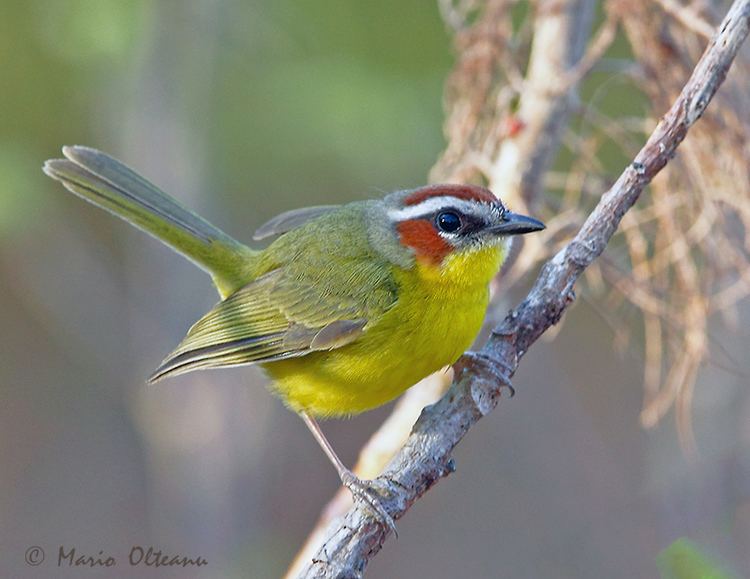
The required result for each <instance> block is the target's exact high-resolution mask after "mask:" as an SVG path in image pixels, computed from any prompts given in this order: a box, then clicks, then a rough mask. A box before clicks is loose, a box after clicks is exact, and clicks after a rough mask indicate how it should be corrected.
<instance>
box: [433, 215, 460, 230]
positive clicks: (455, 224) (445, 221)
mask: <svg viewBox="0 0 750 579" xmlns="http://www.w3.org/2000/svg"><path fill="white" fill-rule="evenodd" d="M436 221H437V226H438V228H439V229H440V231H445V232H446V233H454V232H455V231H458V230H459V229H460V227H461V218H460V217H459V216H458V215H457V214H456V213H454V212H453V211H443V212H441V213H438V216H437V220H436Z"/></svg>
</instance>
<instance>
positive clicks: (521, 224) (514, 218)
mask: <svg viewBox="0 0 750 579" xmlns="http://www.w3.org/2000/svg"><path fill="white" fill-rule="evenodd" d="M544 227H545V225H544V223H542V222H541V221H539V220H538V219H534V218H533V217H527V216H526V215H519V214H518V213H512V212H510V211H506V212H505V213H503V217H502V221H501V222H500V223H499V224H497V225H493V226H492V227H490V228H489V230H488V231H489V233H493V234H495V235H522V234H524V233H531V232H533V231H541V230H542V229H544Z"/></svg>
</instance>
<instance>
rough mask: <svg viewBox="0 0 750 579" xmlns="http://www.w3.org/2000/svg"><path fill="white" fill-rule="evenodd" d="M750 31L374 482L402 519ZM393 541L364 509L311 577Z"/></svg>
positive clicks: (446, 468)
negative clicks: (480, 361)
mask: <svg viewBox="0 0 750 579" xmlns="http://www.w3.org/2000/svg"><path fill="white" fill-rule="evenodd" d="M749 27H750V0H735V2H734V3H733V4H732V7H731V8H730V10H729V13H728V14H727V16H726V17H725V19H724V21H723V22H722V24H721V25H720V27H719V29H718V32H717V34H716V36H715V37H714V40H713V41H712V42H711V44H710V45H709V47H708V48H707V49H706V51H705V52H704V54H703V57H702V58H701V59H700V61H699V62H698V64H697V66H696V67H695V69H694V71H693V74H692V75H691V77H690V79H689V80H688V82H687V84H686V85H685V87H684V88H683V90H682V92H681V94H680V95H679V97H678V98H677V100H676V101H675V102H674V104H673V105H672V107H671V108H670V110H669V111H668V112H667V114H666V115H665V116H664V117H663V118H662V120H661V122H660V123H659V125H658V126H657V127H656V129H655V130H654V132H653V133H652V135H651V137H650V138H649V139H648V141H647V143H646V144H645V145H644V146H643V148H642V149H641V150H640V152H639V153H638V154H637V155H636V157H635V160H634V161H633V162H632V163H631V164H630V165H629V166H628V167H627V168H626V169H625V171H624V172H623V173H622V174H621V175H620V177H619V178H618V180H617V181H616V182H615V184H614V185H613V186H612V187H611V189H610V190H609V191H608V192H607V193H605V195H604V196H603V197H602V199H601V200H600V202H599V204H598V205H597V206H596V208H595V209H594V211H593V212H592V213H591V214H590V215H589V217H588V219H587V220H586V222H585V223H584V225H583V227H582V228H581V230H580V231H579V232H578V234H577V235H576V236H575V238H574V239H573V240H572V241H571V242H570V243H569V244H568V245H567V246H566V247H565V248H564V249H563V250H562V251H560V252H559V253H558V254H557V255H555V256H554V257H553V258H552V259H551V260H550V261H549V262H547V263H546V264H545V265H544V267H543V268H542V271H541V273H540V275H539V277H538V279H537V281H536V283H535V284H534V287H533V288H532V290H531V292H530V293H529V295H528V296H527V298H526V299H525V300H524V301H523V302H522V303H521V304H520V305H519V306H518V308H516V310H515V311H511V312H510V313H509V314H508V316H507V317H506V318H505V321H504V322H503V323H502V324H500V326H499V327H498V328H496V329H495V331H494V332H493V334H492V336H491V338H490V340H489V341H488V342H487V344H486V345H485V347H484V348H483V349H482V355H483V356H485V357H486V358H487V359H488V360H491V361H492V363H491V367H490V366H487V367H484V368H483V367H482V366H481V365H471V364H469V365H467V367H466V368H465V369H464V370H463V371H462V372H461V373H460V375H458V376H457V377H456V381H455V382H454V384H453V386H452V387H451V389H450V390H449V391H448V392H447V394H446V395H445V396H444V397H443V398H442V399H441V400H440V401H438V402H437V403H436V404H434V405H432V406H430V407H428V408H425V410H424V411H423V412H422V414H421V416H420V418H419V420H417V423H416V424H415V425H414V428H413V430H412V433H411V435H410V436H409V438H408V439H407V441H406V444H405V445H404V447H403V449H402V450H401V452H399V454H398V455H397V456H396V457H395V458H394V459H393V461H392V462H391V463H390V465H389V466H388V468H387V470H386V471H385V473H384V474H383V475H382V476H380V477H378V479H376V480H375V481H374V483H375V484H377V485H378V486H379V487H380V489H381V490H382V493H383V504H384V506H385V508H386V509H387V510H388V512H389V513H390V514H391V516H393V517H394V518H395V519H398V518H400V517H402V516H403V515H404V514H405V513H406V511H407V510H408V509H409V508H410V507H411V505H412V504H414V502H415V501H417V500H418V499H419V498H420V497H421V496H422V495H423V494H424V493H425V492H427V490H429V488H430V487H432V486H433V485H434V484H435V483H436V482H437V481H438V480H440V479H441V478H443V477H444V476H447V475H448V474H450V473H451V472H453V470H454V465H453V461H452V460H451V458H450V457H451V453H452V451H453V449H454V448H455V446H456V445H457V444H458V442H459V441H460V440H461V439H462V438H463V436H464V435H465V434H466V432H467V431H468V430H469V429H470V428H471V427H472V426H473V425H474V424H475V423H476V422H477V421H478V420H479V419H480V418H482V417H483V416H485V415H486V414H488V413H489V412H490V411H491V410H492V409H493V408H494V407H495V406H496V405H497V402H498V400H499V398H500V394H501V391H502V389H503V386H504V382H505V381H503V380H498V378H497V376H498V374H501V373H505V374H507V375H508V376H511V375H512V374H513V373H514V372H515V370H516V368H517V365H518V362H519V360H520V358H521V357H522V356H523V355H524V354H525V353H526V352H527V351H528V349H529V347H530V346H531V345H532V344H533V343H534V342H535V341H536V340H537V339H538V338H539V336H541V334H542V333H543V332H545V331H546V330H547V329H548V328H549V327H550V326H552V325H554V324H555V323H557V322H558V321H559V319H560V317H561V316H562V314H563V312H564V311H565V310H566V308H567V307H568V306H569V305H570V304H571V303H572V302H573V301H574V293H573V286H574V284H575V282H576V280H577V279H578V278H579V277H580V275H581V273H582V272H583V271H584V269H585V268H586V267H588V266H589V265H590V264H591V263H592V262H593V261H594V260H595V259H596V258H597V257H598V256H599V255H600V254H601V253H602V252H603V251H604V249H605V247H606V245H607V242H608V241H609V239H610V238H611V237H612V235H613V234H614V232H615V230H616V229H617V227H618V225H619V223H620V221H621V220H622V218H623V216H624V214H625V213H626V211H628V209H629V208H630V207H632V205H633V204H634V203H635V202H636V200H637V199H638V197H639V195H640V194H641V192H642V191H643V189H644V187H645V186H646V185H647V184H648V183H649V182H650V181H651V180H652V179H653V178H654V176H655V175H656V174H657V173H658V172H659V171H660V170H661V169H662V168H663V167H664V166H665V165H666V164H667V163H668V162H669V160H670V159H671V158H672V157H673V156H674V154H675V151H676V149H677V146H678V145H679V144H680V143H681V142H682V140H683V139H684V138H685V136H686V134H687V132H688V130H689V129H690V127H691V126H692V125H693V124H694V123H695V122H696V121H697V120H698V119H699V118H700V117H701V115H702V114H703V112H704V110H705V109H706V106H707V105H708V103H709V102H710V101H711V99H712V98H713V96H714V94H715V92H716V90H717V89H718V87H719V85H720V84H721V82H722V81H723V80H724V78H725V76H726V73H727V71H728V69H729V67H730V66H731V63H732V61H733V59H734V57H735V55H736V54H737V51H738V50H739V47H740V45H741V44H742V42H743V41H744V40H745V38H746V37H747V34H748V28H749ZM490 369H494V372H491V371H489V370H490ZM685 371H686V372H689V371H690V369H686V370H685ZM388 534H389V530H388V528H387V527H385V526H384V525H383V524H381V523H380V522H379V521H378V520H377V519H376V518H375V517H374V516H373V515H372V514H371V513H369V512H368V511H367V509H366V508H365V507H363V506H361V505H355V506H353V507H352V508H351V509H350V510H349V512H348V513H347V514H346V515H345V516H344V517H343V518H341V519H339V520H337V521H334V522H333V523H332V525H331V526H330V528H329V535H328V540H327V541H326V543H325V544H324V545H323V547H321V549H320V550H319V551H318V553H317V554H316V556H315V557H314V558H313V559H312V561H310V563H309V565H308V566H307V567H306V568H305V569H304V570H303V572H302V574H301V576H303V577H359V576H361V575H362V573H363V572H364V569H365V567H366V565H367V563H368V562H369V560H370V559H371V558H372V557H373V556H374V555H375V554H376V553H377V552H378V551H379V550H380V548H381V547H382V545H383V543H384V542H385V540H386V538H387V537H388Z"/></svg>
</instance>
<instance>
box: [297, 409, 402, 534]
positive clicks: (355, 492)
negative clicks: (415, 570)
mask: <svg viewBox="0 0 750 579" xmlns="http://www.w3.org/2000/svg"><path fill="white" fill-rule="evenodd" d="M299 415H300V417H301V418H302V420H304V422H305V424H306V425H307V428H309V429H310V432H311V433H312V435H313V436H314V437H315V440H317V441H318V444H319V445H320V448H322V449H323V452H325V453H326V456H327V457H328V459H329V460H330V461H331V462H332V463H333V466H334V467H335V468H336V472H338V473H339V478H340V479H341V483H342V484H343V485H344V486H345V487H346V488H348V489H349V491H350V492H351V493H352V496H353V497H354V499H355V500H360V501H363V502H364V503H365V504H366V505H367V506H369V507H370V508H371V509H372V510H373V511H374V512H375V515H376V516H377V517H378V518H379V519H380V520H381V521H382V522H383V523H384V524H385V525H387V526H388V527H389V528H390V530H391V531H393V533H394V534H397V533H396V524H395V523H394V522H393V517H391V515H389V514H388V511H386V510H385V508H384V507H383V505H382V504H381V503H380V497H379V495H378V492H377V491H376V490H375V489H374V488H373V487H372V485H371V484H369V483H370V482H371V481H366V480H362V479H361V478H359V477H358V476H357V475H356V474H354V473H353V472H352V471H351V470H349V469H348V468H346V466H345V465H344V463H343V462H341V459H340V458H339V457H338V455H337V454H336V451H335V450H333V447H332V446H331V443H330V442H328V439H327V438H326V437H325V434H323V431H322V430H321V428H320V425H319V424H318V423H317V421H316V420H315V419H314V418H313V417H312V416H310V415H309V414H308V413H307V412H304V411H303V412H300V413H299Z"/></svg>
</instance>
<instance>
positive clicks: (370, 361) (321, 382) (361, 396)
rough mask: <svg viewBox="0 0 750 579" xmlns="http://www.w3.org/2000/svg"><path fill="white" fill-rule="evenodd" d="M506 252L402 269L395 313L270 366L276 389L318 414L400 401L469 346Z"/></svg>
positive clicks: (296, 405) (356, 410)
mask: <svg viewBox="0 0 750 579" xmlns="http://www.w3.org/2000/svg"><path fill="white" fill-rule="evenodd" d="M503 257H504V251H503V250H502V248H500V247H486V248H483V249H481V250H478V251H474V252H471V253H469V254H465V255H459V256H449V257H448V258H447V259H446V261H445V263H444V264H443V265H442V266H440V267H435V266H431V265H427V264H418V265H417V266H416V267H415V268H414V269H412V270H408V271H406V270H398V272H397V273H396V279H397V282H398V283H399V297H398V301H397V302H396V304H395V305H394V306H393V307H392V308H391V309H390V310H388V311H387V312H386V313H385V314H384V315H383V316H382V317H381V318H380V319H379V320H378V321H377V322H375V323H373V324H371V325H368V326H367V327H366V331H365V332H364V334H363V335H362V336H361V337H360V338H359V339H358V340H356V341H355V342H353V343H351V344H349V345H347V346H344V347H342V348H339V349H336V350H331V351H328V352H315V353H313V354H308V355H307V356H304V357H301V358H293V359H289V360H283V361H279V362H273V363H269V364H266V365H265V366H264V367H265V369H266V371H267V372H268V373H269V374H270V375H271V377H272V378H273V380H274V384H273V389H274V390H275V391H276V392H277V393H278V394H279V395H280V396H281V398H283V399H284V401H285V402H286V404H287V405H288V406H289V407H291V408H292V409H293V410H295V411H299V410H305V411H307V412H309V413H311V414H313V415H316V416H342V415H351V414H357V413H359V412H363V411H365V410H370V409H372V408H375V407H377V406H380V405H382V404H385V403H386V402H388V401H390V400H392V399H394V398H396V397H397V396H399V395H400V394H401V393H403V392H404V391H405V390H406V389H407V388H409V387H410V386H412V385H413V384H415V383H416V382H418V381H419V380H421V379H422V378H424V377H425V376H427V375H429V374H431V373H432V372H435V371H436V370H439V369H440V368H442V367H443V366H446V365H448V364H452V363H453V362H455V361H456V360H457V359H458V358H459V357H460V356H461V354H462V353H463V352H464V351H465V350H466V349H467V348H468V347H469V346H471V344H472V342H473V341H474V338H475V337H476V335H477V334H478V333H479V330H480V328H481V326H482V321H483V319H484V314H485V311H486V309H487V302H488V284H489V281H490V280H491V279H492V277H493V276H494V275H495V274H496V273H497V271H498V269H499V267H500V265H501V263H502V259H503Z"/></svg>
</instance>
